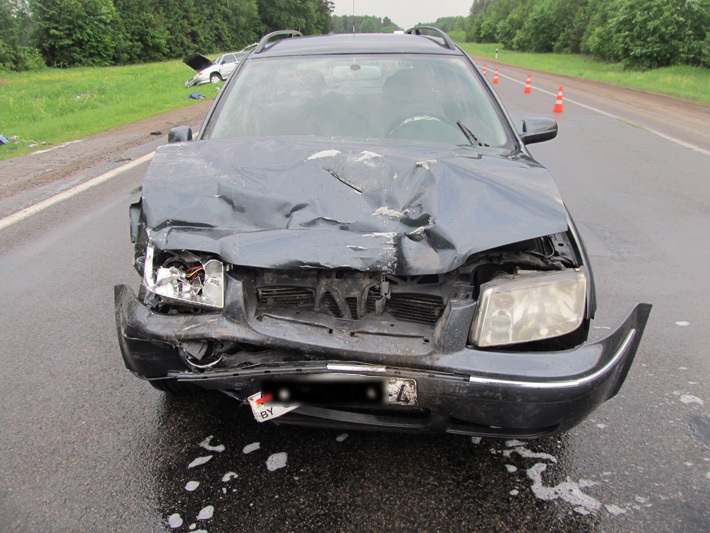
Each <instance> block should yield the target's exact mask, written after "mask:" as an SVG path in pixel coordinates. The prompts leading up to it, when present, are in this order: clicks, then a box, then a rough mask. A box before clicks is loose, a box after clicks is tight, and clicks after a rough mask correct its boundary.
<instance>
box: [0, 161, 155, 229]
mask: <svg viewBox="0 0 710 533" xmlns="http://www.w3.org/2000/svg"><path fill="white" fill-rule="evenodd" d="M154 155H155V150H154V151H152V152H150V153H149V154H146V155H144V156H142V157H139V158H138V159H135V160H133V161H131V162H129V163H126V164H125V165H121V166H120V167H117V168H114V169H113V170H109V171H108V172H106V173H104V174H101V175H100V176H96V177H95V178H91V179H90V180H87V181H85V182H84V183H80V184H79V185H75V186H74V187H72V188H71V189H67V190H66V191H63V192H60V193H59V194H55V195H54V196H50V197H49V198H47V199H45V200H42V201H41V202H38V203H36V204H33V205H31V206H29V207H25V208H24V209H21V210H20V211H17V212H16V213H13V214H12V215H8V216H6V217H5V218H0V231H2V230H4V229H5V228H8V227H10V226H12V225H13V224H16V223H18V222H20V221H22V220H25V219H26V218H29V217H31V216H32V215H35V214H37V213H39V212H41V211H44V210H45V209H47V208H49V207H52V206H53V205H55V204H58V203H59V202H63V201H64V200H68V199H69V198H71V197H73V196H76V195H77V194H79V193H82V192H84V191H86V190H88V189H91V188H92V187H96V186H97V185H100V184H102V183H104V182H106V181H108V180H110V179H111V178H115V177H116V176H118V175H119V174H122V173H123V172H126V171H127V170H131V169H132V168H134V167H137V166H139V165H142V164H143V163H145V162H147V161H150V160H151V159H152V158H153V156H154Z"/></svg>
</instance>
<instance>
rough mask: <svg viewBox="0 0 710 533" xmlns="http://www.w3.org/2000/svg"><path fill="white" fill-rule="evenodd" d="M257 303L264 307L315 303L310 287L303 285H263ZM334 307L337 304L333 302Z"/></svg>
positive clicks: (299, 305) (311, 304)
mask: <svg viewBox="0 0 710 533" xmlns="http://www.w3.org/2000/svg"><path fill="white" fill-rule="evenodd" d="M258 298H259V304H260V305H263V306H264V307H310V308H313V305H314V304H315V296H314V293H313V290H312V289H306V288H303V287H263V288H261V289H259V291H258ZM335 306H336V309H337V306H338V304H335Z"/></svg>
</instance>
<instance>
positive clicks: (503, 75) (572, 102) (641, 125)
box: [498, 67, 710, 155]
mask: <svg viewBox="0 0 710 533" xmlns="http://www.w3.org/2000/svg"><path fill="white" fill-rule="evenodd" d="M516 68H520V67H516ZM550 74H553V73H550ZM498 76H500V77H501V78H505V79H507V80H510V81H512V82H514V83H517V84H518V85H525V83H524V82H522V81H519V80H516V79H515V78H511V77H510V76H506V75H505V74H501V73H500V72H498ZM533 90H535V91H540V92H542V93H545V94H549V95H550V96H557V93H553V92H551V91H546V90H545V89H540V88H539V87H533ZM564 102H565V103H566V102H569V103H570V104H575V105H578V106H580V107H583V108H584V109H588V110H589V111H593V112H595V113H599V114H600V115H604V116H605V117H609V118H613V119H616V120H621V121H622V122H626V123H627V124H631V125H632V126H636V127H637V128H641V129H642V130H646V131H648V132H649V133H653V134H654V135H658V136H659V137H661V138H663V139H665V140H667V141H671V142H673V143H676V144H678V145H680V146H683V147H685V148H690V149H691V150H695V151H696V152H700V153H701V154H705V155H710V150H706V149H705V148H701V147H700V146H695V145H694V144H690V143H687V142H685V141H681V140H680V139H678V138H676V137H671V136H670V135H666V134H665V133H661V132H660V131H658V130H654V129H653V128H649V127H648V126H644V125H643V124H638V123H636V122H633V121H631V120H628V119H626V118H623V117H620V116H619V115H614V114H613V113H607V112H606V111H602V110H601V109H599V108H597V107H592V106H590V105H587V104H583V103H581V102H577V101H576V100H572V99H571V98H567V97H566V96H565V97H564Z"/></svg>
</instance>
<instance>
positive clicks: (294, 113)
mask: <svg viewBox="0 0 710 533" xmlns="http://www.w3.org/2000/svg"><path fill="white" fill-rule="evenodd" d="M227 91H228V93H227V94H224V95H223V97H222V99H221V101H220V103H219V107H218V109H217V111H216V112H215V113H214V114H213V116H212V119H211V120H210V123H209V124H208V127H207V129H206V134H205V137H207V138H258V137H284V136H291V137H292V136H298V137H325V138H328V139H335V140H337V139H343V140H347V141H368V140H377V141H378V142H387V141H391V142H402V141H412V142H417V143H426V144H436V145H446V146H491V147H509V146H511V145H512V142H513V141H512V139H511V137H510V136H509V133H508V130H507V127H506V126H505V125H504V122H503V117H502V114H501V113H500V110H499V109H498V106H497V104H495V103H494V101H493V100H492V99H491V98H490V96H489V95H488V94H487V92H486V90H485V89H484V87H483V86H482V85H481V83H480V81H479V80H478V79H477V77H476V76H475V74H474V72H473V70H472V67H471V65H470V64H469V63H468V62H467V61H466V60H465V59H464V58H462V57H444V56H440V55H439V56H437V55H404V54H398V55H389V56H387V55H363V56H346V55H334V56H308V57H281V58H264V59H252V60H250V61H247V62H246V64H245V65H244V68H243V70H242V71H241V72H240V73H239V76H238V78H236V79H234V80H233V82H232V83H231V84H230V85H229V86H228V87H227Z"/></svg>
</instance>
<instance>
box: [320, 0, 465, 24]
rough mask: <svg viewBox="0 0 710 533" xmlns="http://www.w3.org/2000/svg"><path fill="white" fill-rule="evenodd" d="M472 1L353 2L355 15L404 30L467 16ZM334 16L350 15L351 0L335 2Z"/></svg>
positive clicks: (382, 0) (407, 0)
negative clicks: (384, 20) (381, 19)
mask: <svg viewBox="0 0 710 533" xmlns="http://www.w3.org/2000/svg"><path fill="white" fill-rule="evenodd" d="M471 4H473V0H355V14H356V15H374V16H376V17H389V18H391V19H392V22H394V23H395V24H399V25H400V26H401V27H402V28H404V29H405V30H406V29H408V28H411V27H412V26H414V25H415V24H416V23H417V22H434V21H435V20H436V19H438V18H439V17H451V16H455V15H468V10H469V9H471ZM334 14H335V15H352V14H353V0H335V13H334Z"/></svg>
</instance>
